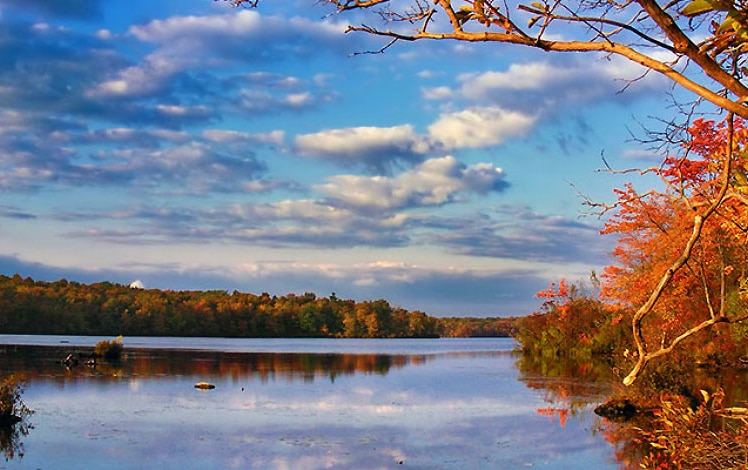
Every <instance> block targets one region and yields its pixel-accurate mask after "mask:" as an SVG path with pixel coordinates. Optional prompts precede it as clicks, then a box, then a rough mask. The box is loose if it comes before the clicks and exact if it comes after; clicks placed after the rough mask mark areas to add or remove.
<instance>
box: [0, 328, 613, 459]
mask: <svg viewBox="0 0 748 470" xmlns="http://www.w3.org/2000/svg"><path fill="white" fill-rule="evenodd" d="M100 339H102V338H98V337H62V336H18V335H0V350H1V351H2V354H1V355H0V371H2V376H6V375H8V374H11V373H12V374H16V375H18V376H22V377H24V378H25V380H26V391H25V393H24V401H25V402H26V404H27V405H28V406H29V407H30V408H32V409H33V410H35V411H36V413H35V414H34V415H33V416H32V417H31V419H30V422H31V424H32V425H33V429H31V430H30V431H29V433H28V435H26V436H20V439H19V440H20V442H19V444H20V445H21V446H22V448H21V449H20V450H18V449H17V452H16V454H15V455H14V456H13V457H12V458H9V459H8V460H6V461H3V460H0V468H8V469H16V468H32V469H36V468H39V469H65V468H70V469H89V468H90V469H107V468H111V469H121V468H164V469H171V468H173V469H188V468H201V469H206V468H211V469H212V468H240V469H244V468H263V469H318V468H345V469H348V468H355V469H378V468H382V469H385V468H386V469H391V468H411V469H414V468H415V469H439V468H444V469H451V468H454V469H482V468H486V469H514V468H547V469H567V468H569V469H570V468H573V469H586V468H589V469H605V468H619V464H618V463H616V459H615V452H614V448H613V446H612V445H611V444H609V443H608V442H607V441H606V438H605V435H606V434H605V432H603V431H602V430H601V420H600V418H598V417H597V416H596V415H595V414H594V413H593V411H592V410H593V408H594V407H595V405H597V404H598V403H599V402H601V401H603V400H604V399H605V396H606V394H607V393H608V392H609V390H610V382H609V380H608V379H604V378H601V379H600V380H591V379H590V378H589V376H586V377H585V376H582V375H580V376H579V377H578V378H569V377H568V376H565V377H557V378H554V377H553V376H552V375H553V374H548V373H547V371H546V373H543V374H539V373H537V374H536V373H533V372H529V370H531V368H530V369H527V368H526V369H525V370H524V371H521V370H520V368H518V366H517V364H518V356H517V355H516V354H515V353H514V352H513V350H514V348H515V346H516V345H515V343H514V341H513V340H512V339H508V338H486V339H482V338H481V339H477V338H470V339H407V340H406V339H367V340H361V339H225V338H125V339H124V346H125V354H126V356H125V358H124V359H123V360H122V361H121V362H119V363H117V364H106V363H99V364H98V365H97V366H96V367H95V368H94V367H89V366H85V365H79V366H77V367H74V368H72V369H67V368H66V367H64V366H63V365H61V364H60V363H59V361H60V360H61V359H62V358H64V357H65V355H66V354H67V353H68V352H71V351H80V350H81V347H89V348H90V347H92V346H93V345H94V344H95V343H96V342H97V341H98V340H100ZM106 339H111V338H106ZM587 375H589V374H587ZM201 381H205V382H210V383H212V384H214V385H215V389H213V390H206V391H201V390H198V389H196V388H194V385H195V383H197V382H201ZM19 453H23V456H22V457H21V456H19Z"/></svg>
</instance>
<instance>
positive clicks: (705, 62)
mask: <svg viewBox="0 0 748 470" xmlns="http://www.w3.org/2000/svg"><path fill="white" fill-rule="evenodd" d="M231 1H232V3H233V4H234V5H235V6H250V7H257V6H258V4H259V3H261V2H260V0H231ZM321 3H326V4H328V5H330V6H332V7H333V8H334V9H335V11H336V12H338V13H345V12H350V11H360V12H364V13H370V14H371V15H372V16H373V18H367V20H366V21H367V23H366V24H361V23H359V24H353V25H351V26H349V28H348V31H353V32H364V33H368V34H371V35H376V36H381V37H383V38H386V40H387V42H386V43H384V45H383V46H382V47H381V48H380V49H379V50H378V51H369V52H384V51H385V50H386V49H388V48H389V47H390V46H392V45H393V44H395V43H397V42H399V41H420V40H455V41H464V42H494V43H506V44H513V45H519V46H525V47H529V48H535V49H539V50H543V51H549V52H593V53H594V52H597V53H602V54H607V55H615V56H620V57H623V58H625V59H628V60H630V61H633V62H635V63H638V64H640V65H642V66H643V67H644V71H645V72H644V74H646V73H650V72H655V73H659V74H662V75H664V76H666V77H668V78H669V79H670V80H672V81H673V82H674V83H675V84H677V85H680V86H681V87H683V88H684V89H686V90H689V91H690V92H692V93H693V94H694V96H695V98H696V99H695V100H694V102H695V103H699V102H706V103H709V104H711V105H712V106H711V108H710V109H711V110H714V109H716V110H722V111H724V112H726V113H727V115H729V116H738V117H742V118H748V87H747V86H746V83H745V80H746V76H748V68H746V60H745V58H746V52H748V3H746V2H745V1H742V0H740V1H738V0H671V1H668V2H658V1H657V0H629V1H624V2H616V1H613V0H599V1H587V0H537V1H530V2H528V1H523V0H513V1H512V0H504V1H501V2H500V1H497V0H462V1H451V0H433V1H428V0H324V1H322V2H321ZM357 18H360V16H357ZM369 20H371V21H370V22H369ZM693 113H695V107H694V109H692V110H690V111H689V113H688V115H689V116H691V115H693ZM731 129H732V128H729V127H728V132H727V134H730V132H731ZM725 138H726V139H727V141H729V142H732V141H734V136H732V135H726V136H725ZM730 145H731V144H728V146H727V147H728V150H727V153H728V154H730V155H732V153H731V152H732V149H731V148H729V147H730ZM733 159H734V157H733V156H730V157H726V158H722V159H718V160H716V161H715V162H714V163H715V164H716V165H717V166H716V167H714V168H713V169H712V171H713V173H714V174H716V175H719V177H718V178H716V179H715V181H716V182H717V184H716V185H713V189H714V192H713V193H712V194H710V195H709V196H708V197H707V198H705V199H704V198H702V200H700V201H699V202H698V203H696V204H688V203H687V204H686V206H688V207H689V209H690V212H686V213H682V212H681V213H680V216H682V218H683V219H684V220H682V221H681V222H680V224H679V226H678V227H676V226H675V225H672V227H671V229H670V231H671V232H674V231H680V232H681V234H682V235H686V236H685V237H680V238H677V240H675V241H674V243H676V244H675V245H673V247H674V250H670V251H669V255H670V258H667V259H664V258H663V261H662V262H663V263H664V265H666V266H667V268H666V269H665V270H664V271H659V275H660V277H659V279H658V280H657V282H655V283H654V285H652V286H651V288H652V290H651V291H650V292H649V295H646V296H643V297H640V301H641V302H642V303H641V304H640V306H639V308H638V309H637V311H636V314H635V315H634V316H633V319H632V323H631V327H632V330H633V333H634V335H635V338H636V343H637V344H636V346H637V353H638V355H639V361H638V362H637V364H636V366H635V367H634V369H633V370H632V372H631V373H630V374H629V375H628V376H627V377H626V380H625V381H624V382H625V383H626V384H631V383H632V382H633V381H634V380H635V379H636V378H637V377H638V375H639V373H640V372H641V370H642V369H643V367H644V366H645V365H646V363H647V362H648V361H649V360H651V359H652V357H653V356H652V353H651V352H650V351H649V348H648V346H647V343H646V342H645V341H643V338H642V330H641V327H642V323H643V322H644V320H645V319H646V318H648V317H649V316H650V314H652V312H654V311H655V306H656V305H657V303H658V301H659V299H660V297H661V295H662V293H663V292H664V291H665V290H667V289H668V288H669V287H670V285H671V282H672V281H673V278H674V277H676V275H678V273H679V271H680V270H681V269H684V267H686V266H687V265H688V261H689V259H690V258H691V256H692V254H693V250H694V247H695V246H696V245H697V242H698V241H699V240H700V239H701V237H702V235H703V231H702V228H703V225H704V223H705V221H707V220H708V219H710V217H712V216H713V215H714V214H717V213H720V212H722V211H721V205H722V203H723V202H724V200H725V198H730V199H734V200H739V201H740V202H741V203H742V202H743V201H742V200H740V198H739V197H738V196H739V195H737V194H731V195H728V193H734V191H733V192H731V191H730V187H729V182H730V181H732V179H734V178H735V177H736V174H735V173H734V171H733V169H732V167H731V162H732V160H733ZM630 196H631V197H632V200H633V199H638V198H640V197H644V196H646V193H645V194H632V195H630ZM681 196H682V197H686V198H687V197H688V196H686V194H685V193H683V194H681ZM618 202H619V203H620V202H622V201H621V200H619V201H618ZM616 207H617V206H613V207H612V208H611V209H615V208H616ZM676 215H677V214H675V213H672V214H670V216H671V217H675V216H676ZM710 233H711V232H710ZM677 243H681V244H680V245H678V244H677ZM708 326H710V325H707V326H706V327H708ZM706 327H705V328H706ZM675 344H677V342H676V343H675ZM675 344H673V346H675ZM669 350H670V349H669V348H665V349H661V350H659V351H669ZM654 354H657V355H661V354H660V353H659V352H658V353H654ZM663 354H664V352H663Z"/></svg>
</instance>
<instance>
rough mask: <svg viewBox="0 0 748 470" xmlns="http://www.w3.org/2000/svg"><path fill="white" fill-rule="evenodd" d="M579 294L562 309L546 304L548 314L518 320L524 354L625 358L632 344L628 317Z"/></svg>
mask: <svg viewBox="0 0 748 470" xmlns="http://www.w3.org/2000/svg"><path fill="white" fill-rule="evenodd" d="M571 291H572V292H574V291H575V289H573V288H572V289H571ZM577 292H579V293H578V294H572V296H571V297H570V298H568V299H566V300H564V301H563V304H561V305H559V304H557V303H550V304H546V311H545V312H542V313H540V312H539V313H534V314H532V315H529V316H526V317H520V318H518V319H517V321H516V332H515V335H514V336H515V338H516V339H517V342H519V344H520V346H521V347H522V350H523V351H525V352H527V353H530V354H539V355H542V356H576V357H590V356H593V355H606V356H613V355H616V356H619V355H623V351H624V349H625V345H626V344H631V342H630V339H631V334H630V329H629V328H628V323H627V322H626V321H624V320H625V318H626V313H625V312H621V311H617V310H613V309H611V308H609V307H608V306H606V305H605V304H604V303H603V302H601V301H599V300H597V299H595V298H593V296H592V295H590V294H588V293H586V292H585V291H584V290H578V291H577ZM561 307H563V308H561Z"/></svg>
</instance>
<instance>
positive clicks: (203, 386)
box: [195, 382, 216, 390]
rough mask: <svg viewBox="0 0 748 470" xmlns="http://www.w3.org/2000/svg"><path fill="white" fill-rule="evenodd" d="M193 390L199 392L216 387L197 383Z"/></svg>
mask: <svg viewBox="0 0 748 470" xmlns="http://www.w3.org/2000/svg"><path fill="white" fill-rule="evenodd" d="M195 388H197V389H200V390H213V389H214V388H216V386H215V385H213V384H212V383H208V382H198V383H196V384H195Z"/></svg>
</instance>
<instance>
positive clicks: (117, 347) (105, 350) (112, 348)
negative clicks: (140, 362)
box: [94, 335, 124, 361]
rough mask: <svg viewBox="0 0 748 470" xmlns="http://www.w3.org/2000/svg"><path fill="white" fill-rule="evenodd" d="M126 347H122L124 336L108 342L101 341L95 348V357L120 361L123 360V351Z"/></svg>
mask: <svg viewBox="0 0 748 470" xmlns="http://www.w3.org/2000/svg"><path fill="white" fill-rule="evenodd" d="M123 350H124V346H123V345H122V336H121V335H120V336H118V337H117V338H115V339H113V340H111V341H107V340H101V341H99V342H98V343H96V346H94V355H95V356H96V357H103V358H104V359H106V360H108V361H118V360H119V359H121V358H122V351H123Z"/></svg>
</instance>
